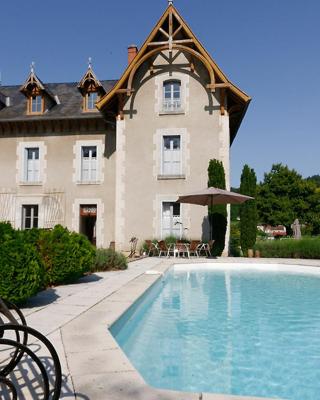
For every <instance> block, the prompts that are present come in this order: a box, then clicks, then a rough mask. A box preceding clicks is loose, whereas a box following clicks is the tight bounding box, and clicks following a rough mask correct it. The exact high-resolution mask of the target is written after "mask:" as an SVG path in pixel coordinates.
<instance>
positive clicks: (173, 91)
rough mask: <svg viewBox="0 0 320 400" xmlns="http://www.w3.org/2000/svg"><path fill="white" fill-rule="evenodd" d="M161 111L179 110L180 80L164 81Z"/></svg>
mask: <svg viewBox="0 0 320 400" xmlns="http://www.w3.org/2000/svg"><path fill="white" fill-rule="evenodd" d="M163 111H165V112H166V111H168V112H175V111H181V82H180V81H166V82H164V83H163Z"/></svg>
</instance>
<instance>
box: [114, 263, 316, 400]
mask: <svg viewBox="0 0 320 400" xmlns="http://www.w3.org/2000/svg"><path fill="white" fill-rule="evenodd" d="M200 268H201V267H198V269H193V270H190V271H186V270H185V271H180V270H174V271H170V272H169V273H168V274H167V276H166V277H165V278H164V279H163V280H162V282H158V283H157V284H155V285H154V286H153V287H152V288H151V289H150V290H149V291H148V293H147V294H146V296H144V297H143V298H142V299H140V300H139V301H138V303H136V304H135V305H134V307H133V308H132V309H131V310H130V311H129V312H127V313H126V314H125V315H124V316H123V317H122V318H121V319H120V320H119V321H118V322H117V323H116V324H114V325H113V326H112V328H111V332H112V334H113V335H114V336H115V338H116V340H117V341H118V343H119V344H120V346H121V347H122V348H123V350H124V352H125V353H126V354H127V356H128V357H129V359H130V360H131V362H132V363H133V364H134V366H135V367H136V369H137V370H139V372H140V373H141V375H142V376H143V377H144V379H145V381H146V382H147V383H149V384H150V385H152V386H155V387H158V388H165V389H172V390H181V391H190V392H214V393H226V394H227V393H228V394H235V395H247V396H261V397H269V398H282V399H289V400H317V399H320V277H318V276H317V275H310V274H309V275H308V274H289V273H281V272H263V271H257V272H255V271H242V270H239V271H238V270H231V271H223V270H218V271H214V270H212V269H211V270H202V269H200ZM292 268H294V267H292Z"/></svg>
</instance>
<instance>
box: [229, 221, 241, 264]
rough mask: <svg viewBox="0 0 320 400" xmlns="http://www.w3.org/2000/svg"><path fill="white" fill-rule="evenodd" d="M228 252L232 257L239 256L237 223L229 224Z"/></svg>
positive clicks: (238, 229)
mask: <svg viewBox="0 0 320 400" xmlns="http://www.w3.org/2000/svg"><path fill="white" fill-rule="evenodd" d="M229 252H230V256H232V257H240V256H241V247H240V228H239V222H231V226H230V246H229Z"/></svg>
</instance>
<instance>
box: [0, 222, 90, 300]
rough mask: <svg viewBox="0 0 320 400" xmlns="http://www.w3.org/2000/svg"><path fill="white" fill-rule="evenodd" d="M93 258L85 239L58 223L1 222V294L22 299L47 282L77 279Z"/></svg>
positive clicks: (34, 292) (14, 298)
mask: <svg viewBox="0 0 320 400" xmlns="http://www.w3.org/2000/svg"><path fill="white" fill-rule="evenodd" d="M94 261H95V248H94V247H93V246H92V245H91V243H90V242H89V241H88V239H87V238H86V237H85V236H83V235H80V234H78V233H74V232H69V231H68V229H66V228H63V227H62V226H60V225H57V226H56V227H55V228H54V229H52V230H43V229H30V230H25V231H16V230H14V229H13V228H12V227H11V225H10V224H8V223H0V296H1V297H3V298H4V299H6V300H9V301H11V302H13V303H16V304H19V303H23V302H24V301H25V300H27V299H28V298H29V297H31V296H33V295H34V294H36V293H37V292H38V291H39V290H41V289H43V288H45V287H46V286H48V285H57V284H64V283H70V282H73V281H75V280H77V279H78V278H80V277H81V276H82V275H83V274H84V273H86V272H89V271H90V269H91V267H92V264H93V263H94Z"/></svg>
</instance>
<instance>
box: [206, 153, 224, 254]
mask: <svg viewBox="0 0 320 400" xmlns="http://www.w3.org/2000/svg"><path fill="white" fill-rule="evenodd" d="M211 186H213V187H216V188H220V189H225V188H226V177H225V172H224V167H223V164H222V162H221V161H219V160H216V159H213V160H210V162H209V167H208V187H211ZM208 212H209V222H210V226H211V232H212V239H214V245H213V249H212V255H214V256H220V255H221V254H222V252H223V249H224V246H225V237H226V231H227V206H226V205H223V204H222V205H220V204H219V205H215V206H212V207H211V206H209V207H208Z"/></svg>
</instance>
